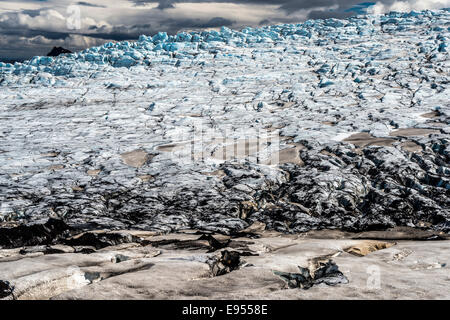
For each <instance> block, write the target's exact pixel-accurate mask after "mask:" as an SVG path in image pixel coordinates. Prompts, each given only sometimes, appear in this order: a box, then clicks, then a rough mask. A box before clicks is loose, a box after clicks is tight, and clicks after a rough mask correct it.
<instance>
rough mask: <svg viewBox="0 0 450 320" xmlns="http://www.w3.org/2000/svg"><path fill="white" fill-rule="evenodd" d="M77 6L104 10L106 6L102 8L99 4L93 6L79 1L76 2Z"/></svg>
mask: <svg viewBox="0 0 450 320" xmlns="http://www.w3.org/2000/svg"><path fill="white" fill-rule="evenodd" d="M77 5H79V6H85V7H94V8H106V6H102V5H99V4H93V3H89V2H85V1H79V2H77Z"/></svg>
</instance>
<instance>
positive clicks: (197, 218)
mask: <svg viewBox="0 0 450 320" xmlns="http://www.w3.org/2000/svg"><path fill="white" fill-rule="evenodd" d="M449 37H450V11H449V10H448V9H445V10H439V11H422V12H411V13H390V14H386V15H381V16H373V15H372V16H371V15H367V16H357V17H352V18H349V19H348V20H336V19H327V20H309V21H306V22H304V23H301V24H285V25H276V26H266V27H261V28H245V29H243V30H241V31H235V30H230V29H227V28H222V29H221V30H220V31H204V32H192V33H180V34H177V35H175V36H170V35H167V34H166V33H158V34H156V35H154V36H153V37H150V36H141V37H140V38H139V40H138V41H136V42H118V43H107V44H105V45H103V46H100V47H94V48H90V49H86V50H84V51H82V52H77V53H74V54H69V55H66V56H59V57H57V58H50V57H35V58H33V59H31V60H30V61H26V62H24V63H16V64H14V65H11V64H5V63H0V99H1V103H0V128H1V130H0V141H1V143H0V167H1V170H0V205H1V208H0V220H1V221H3V222H8V221H13V222H25V223H29V222H43V221H46V220H47V219H48V217H55V216H58V217H63V218H64V219H65V221H67V222H68V223H69V224H70V225H72V226H79V227H82V228H87V229H94V228H107V229H143V230H149V231H174V230H179V229H189V228H193V229H202V230H210V231H217V232H223V233H229V232H231V231H236V230H240V229H242V228H245V227H247V226H249V225H250V224H251V223H253V222H255V221H260V222H264V223H265V224H266V226H267V228H270V229H275V230H277V231H281V232H288V233H290V232H303V231H308V230H312V229H323V228H332V229H333V228H339V229H343V230H347V231H367V230H378V229H386V228H389V227H394V226H409V227H419V228H427V229H434V230H437V231H443V232H445V233H448V232H449V231H450V162H449V159H450V144H449V139H450V102H449V101H450V86H449V70H450V69H449V67H450V60H449V50H450V48H449Z"/></svg>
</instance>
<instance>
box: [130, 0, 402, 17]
mask: <svg viewBox="0 0 450 320" xmlns="http://www.w3.org/2000/svg"><path fill="white" fill-rule="evenodd" d="M130 1H132V2H133V3H134V4H135V5H146V4H150V3H155V0H130ZM394 1H395V0H383V1H381V2H383V3H392V2H394ZM156 2H158V7H157V8H158V9H161V10H164V9H170V8H174V7H175V6H176V4H177V3H233V4H253V5H275V6H278V7H279V9H281V10H284V11H285V12H286V13H288V14H289V13H292V12H295V11H298V10H307V9H313V8H320V7H331V6H335V5H338V6H339V8H340V9H342V8H349V7H351V6H353V5H355V4H358V3H360V2H361V0H160V1H156Z"/></svg>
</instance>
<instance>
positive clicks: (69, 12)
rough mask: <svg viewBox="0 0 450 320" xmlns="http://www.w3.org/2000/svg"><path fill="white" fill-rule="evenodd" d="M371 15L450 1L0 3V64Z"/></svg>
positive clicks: (101, 0)
mask: <svg viewBox="0 0 450 320" xmlns="http://www.w3.org/2000/svg"><path fill="white" fill-rule="evenodd" d="M365 1H369V2H372V1H373V3H375V5H374V6H372V7H371V9H370V10H372V11H373V12H374V13H383V12H389V11H410V10H421V9H435V8H444V7H449V6H450V0H159V1H156V0H115V1H110V0H85V1H71V0H6V1H5V0H0V60H1V61H7V60H22V59H28V58H30V57H32V56H34V55H45V54H46V53H47V52H48V51H50V49H51V48H52V47H53V46H63V47H65V48H67V49H70V50H72V51H74V50H80V49H83V48H86V47H90V46H94V45H100V44H102V43H104V42H107V41H111V40H125V39H129V40H133V39H137V38H138V37H139V35H141V34H146V35H153V34H154V33H156V32H158V31H166V32H168V33H171V34H173V33H176V32H178V31H181V30H193V29H195V30H197V29H204V28H215V27H220V26H223V25H225V26H228V27H230V28H236V29H239V28H242V27H244V26H258V25H267V24H272V23H290V22H302V21H305V20H308V19H312V18H314V19H315V18H329V17H337V18H344V17H348V16H350V15H352V14H355V9H356V8H358V6H357V5H358V4H359V3H361V2H365Z"/></svg>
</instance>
